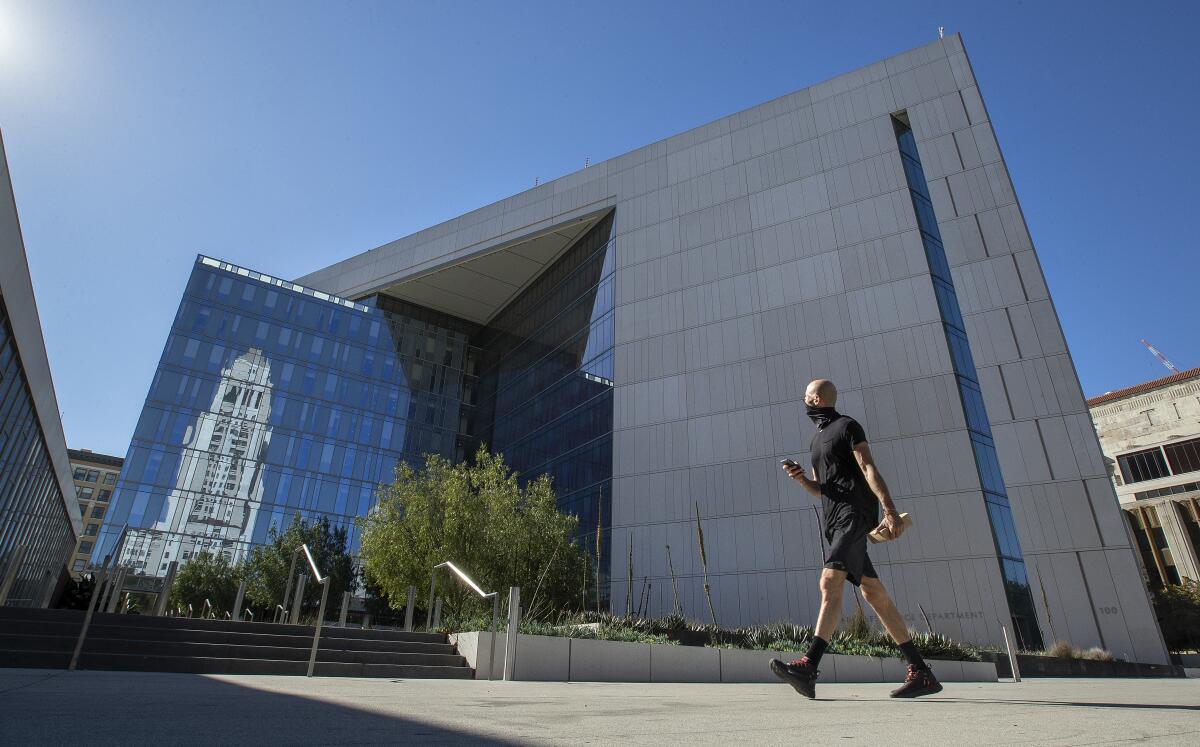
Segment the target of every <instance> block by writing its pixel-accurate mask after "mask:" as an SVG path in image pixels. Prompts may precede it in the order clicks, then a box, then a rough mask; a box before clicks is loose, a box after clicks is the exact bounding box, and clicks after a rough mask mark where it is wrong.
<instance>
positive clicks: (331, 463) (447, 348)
mask: <svg viewBox="0 0 1200 747" xmlns="http://www.w3.org/2000/svg"><path fill="white" fill-rule="evenodd" d="M472 331H474V328H473V327H471V326H470V325H467V323H465V322H461V321H460V320H455V319H450V318H448V317H442V316H441V315H438V314H436V312H432V311H429V310H426V309H418V308H416V307H410V306H408V305H407V304H403V303H401V302H393V301H391V300H390V299H387V300H380V299H372V300H370V301H368V302H367V303H356V302H352V301H346V300H343V299H338V298H334V297H332V296H329V295H327V294H324V293H320V292H316V291H313V290H311V289H307V288H302V287H301V286H298V285H295V284H292V283H289V282H285V281H281V280H277V279H275V278H272V277H270V276H267V275H261V274H259V273H256V272H251V271H248V270H245V269H243V268H239V267H235V266H233V265H229V264H226V263H223V262H218V261H216V260H212V259H209V258H207V257H201V258H199V259H198V260H197V262H196V265H195V267H194V269H193V271H192V274H191V277H190V279H189V280H188V283H187V287H186V290H185V292H184V296H183V300H182V302H181V303H180V306H179V311H178V313H177V314H176V316H175V320H174V323H173V324H172V327H171V331H170V335H169V337H168V339H167V343H166V346H165V348H164V350H163V354H162V358H161V360H160V362H159V366H158V369H157V371H156V373H155V375H154V379H153V381H152V383H151V386H150V392H149V394H148V396H147V398H146V403H145V406H144V408H143V410H142V414H141V418H140V419H139V421H138V424H137V427H136V430H135V432H134V437H133V440H132V442H131V444H130V447H129V452H128V455H127V457H126V459H125V464H124V467H123V468H122V471H121V477H120V479H119V481H118V484H117V487H116V492H115V494H114V495H113V498H112V502H111V507H110V508H109V511H108V514H107V516H106V517H105V523H104V526H103V528H102V529H101V533H100V535H101V536H100V538H99V541H98V542H97V546H96V549H95V551H94V553H93V556H92V557H93V562H103V560H104V558H105V556H106V555H110V554H112V553H113V552H114V551H115V550H119V555H118V558H119V560H120V561H121V562H122V563H123V564H126V565H127V566H130V567H132V568H133V570H134V572H135V573H142V574H146V575H163V574H164V573H165V572H166V569H167V566H168V564H169V562H170V561H172V560H181V561H183V560H187V559H188V558H189V557H191V556H192V555H193V554H195V553H197V552H201V551H208V552H212V553H214V554H216V553H220V554H222V555H225V556H226V557H227V558H229V560H231V561H233V562H237V561H240V560H241V559H242V558H244V557H245V556H246V554H247V553H248V551H249V549H250V547H251V546H253V545H254V544H261V543H265V542H267V541H268V539H269V532H270V530H271V528H273V527H274V528H276V529H279V530H282V529H283V528H285V527H286V526H287V525H288V524H289V523H290V522H291V520H292V518H293V517H294V516H296V515H300V516H302V517H305V518H306V519H309V520H313V519H316V518H318V517H320V516H325V517H328V518H329V519H330V522H331V524H333V526H335V527H344V528H345V529H346V530H347V532H348V535H349V538H350V549H351V551H352V552H357V549H358V544H359V535H358V528H357V527H356V526H355V525H354V518H355V517H357V516H362V515H364V514H366V513H367V511H368V510H369V509H370V507H371V505H372V504H373V503H374V501H375V491H376V488H377V487H378V486H379V484H381V483H385V482H390V481H391V479H392V475H393V473H394V469H395V466H396V464H397V462H398V461H399V460H402V459H403V460H408V461H410V462H411V463H413V464H417V463H420V462H421V461H422V460H423V457H422V455H423V454H426V453H434V454H441V455H443V456H445V457H447V458H451V459H453V458H455V457H456V455H457V451H458V448H459V445H458V440H457V434H458V431H459V415H460V403H461V401H462V399H463V396H464V389H465V388H466V387H467V386H468V379H469V377H468V376H467V374H466V367H467V363H468V358H469V345H468V342H469V336H470V333H471V332H472ZM126 526H127V527H128V529H127V530H126V534H125V537H124V539H123V540H121V539H120V536H121V533H122V528H123V527H126ZM118 543H120V544H119V546H118Z"/></svg>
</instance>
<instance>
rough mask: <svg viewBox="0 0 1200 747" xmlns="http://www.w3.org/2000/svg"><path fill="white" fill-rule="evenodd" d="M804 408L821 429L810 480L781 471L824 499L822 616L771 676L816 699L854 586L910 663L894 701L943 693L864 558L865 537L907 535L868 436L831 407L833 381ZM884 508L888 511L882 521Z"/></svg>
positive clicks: (814, 390)
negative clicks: (804, 648)
mask: <svg viewBox="0 0 1200 747" xmlns="http://www.w3.org/2000/svg"><path fill="white" fill-rule="evenodd" d="M804 404H805V405H807V406H808V417H809V418H810V419H812V421H813V423H815V424H816V426H817V434H816V435H815V436H813V440H812V467H813V478H810V477H808V475H806V474H805V473H804V468H803V467H801V466H800V465H798V464H796V463H795V462H793V461H791V460H785V461H784V469H786V470H787V473H788V476H789V477H791V478H792V479H793V480H796V481H797V482H799V483H800V484H801V485H802V486H804V489H805V490H807V491H808V492H809V493H811V494H812V495H814V496H821V497H822V499H823V500H822V502H823V503H824V507H825V527H824V529H825V539H826V540H827V541H828V543H829V551H828V555H826V557H825V569H824V570H823V571H821V611H820V614H819V615H818V616H817V629H816V631H815V633H814V636H813V641H812V645H811V646H810V647H809V649H808V653H807V654H806V655H805V656H804V657H803V658H801V659H797V660H796V661H793V662H791V663H786V662H783V661H781V660H779V659H772V660H771V671H772V672H774V673H775V674H776V675H777V676H778V677H779V678H780V679H782V680H784V681H785V682H787V683H788V684H790V685H791V686H792V687H793V688H795V689H796V692H798V693H800V694H801V695H803V696H805V697H806V698H813V697H815V696H816V682H817V674H818V669H817V668H818V667H819V666H820V664H821V656H822V655H823V654H824V653H825V649H826V647H828V646H829V639H830V637H831V636H832V635H833V632H834V630H836V629H837V624H838V619H839V618H840V617H841V615H842V592H843V591H844V590H845V586H846V581H849V582H850V583H852V584H854V585H855V586H858V587H859V588H860V589H862V595H863V598H864V599H866V600H867V604H869V605H871V609H873V610H875V614H877V615H879V619H880V620H881V621H883V625H884V627H885V628H887V631H888V633H889V634H890V635H891V636H892V638H893V639H894V640H895V641H896V645H897V646H898V647H899V648H900V651H901V652H902V653H903V654H904V658H905V659H907V660H908V677H907V678H906V679H905V681H904V684H903V685H901V686H900V687H899V688H897V689H896V690H893V691H892V697H893V698H915V697H919V696H921V695H930V694H933V693H936V692H940V691H941V689H942V686H941V684H940V683H938V681H937V678H935V677H934V676H933V672H932V671H930V669H929V666H928V665H927V664H926V663H925V660H924V659H922V658H921V654H919V653H918V652H917V649H916V646H914V645H913V642H912V637H911V636H910V635H909V634H908V628H907V626H905V624H904V619H903V618H902V617H901V616H900V611H899V610H897V609H896V605H895V603H893V602H892V599H891V597H889V596H888V593H887V589H885V588H884V586H883V583H882V582H880V580H879V575H878V574H877V573H875V568H874V567H873V566H872V565H871V559H870V558H869V557H867V534H868V533H870V532H871V531H872V530H874V529H876V528H879V529H881V530H883V529H886V530H887V531H888V532H890V534H891V537H892V538H893V539H894V538H896V537H899V536H900V535H901V534H902V533H903V532H904V524H903V522H902V521H901V520H900V513H899V512H898V511H897V510H896V506H895V504H893V503H892V496H891V494H890V493H889V492H888V487H887V484H886V483H885V482H884V481H883V476H882V475H880V474H879V470H878V469H877V468H876V466H875V461H874V459H872V457H871V448H870V447H869V446H868V445H867V436H866V433H865V432H864V431H863V428H862V426H861V425H859V424H858V422H857V421H856V420H854V419H853V418H850V417H847V416H845V415H842V414H841V413H839V412H838V411H837V410H835V409H834V405H836V404H837V387H835V386H834V385H833V382H832V381H829V380H826V379H817V380H816V381H813V382H812V383H810V384H809V385H808V389H807V390H805V392H804ZM880 504H882V505H883V511H884V516H883V522H882V523H880V521H879V505H880Z"/></svg>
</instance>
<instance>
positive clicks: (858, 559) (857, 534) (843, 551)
mask: <svg viewBox="0 0 1200 747" xmlns="http://www.w3.org/2000/svg"><path fill="white" fill-rule="evenodd" d="M877 526H879V522H878V521H877V520H872V518H871V517H870V516H866V515H864V514H861V513H859V512H857V511H845V512H842V513H841V516H837V517H831V521H830V523H829V525H828V526H826V527H825V539H826V540H827V541H828V542H829V552H828V554H827V555H826V556H825V567H826V568H831V569H833V570H835V571H845V572H846V578H848V579H849V580H850V583H852V584H854V585H855V586H859V585H860V584H861V583H862V580H863V579H864V578H879V574H878V573H876V572H875V566H873V565H871V558H870V557H869V556H868V555H867V534H868V533H869V532H870V531H871V530H872V529H874V528H875V527H877Z"/></svg>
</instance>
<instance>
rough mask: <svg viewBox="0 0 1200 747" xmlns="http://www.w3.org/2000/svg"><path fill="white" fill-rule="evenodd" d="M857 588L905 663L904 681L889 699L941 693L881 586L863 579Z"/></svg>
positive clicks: (934, 678) (890, 599)
mask: <svg viewBox="0 0 1200 747" xmlns="http://www.w3.org/2000/svg"><path fill="white" fill-rule="evenodd" d="M860 588H861V589H862V594H863V598H864V599H866V600H867V604H869V605H871V609H873V610H875V614H877V615H879V619H880V620H881V621H883V627H885V628H887V632H888V635H890V636H891V637H892V640H894V641H895V642H896V646H897V647H898V648H899V649H900V653H902V654H904V658H905V659H906V660H907V661H908V678H907V679H906V680H905V681H904V684H903V685H901V686H900V687H899V688H898V689H896V690H893V691H892V697H893V698H915V697H919V696H921V695H932V694H934V693H937V692H941V690H942V686H941V684H940V683H939V682H938V681H937V678H936V677H934V676H933V672H931V671H929V666H928V665H927V664H926V663H925V660H924V659H923V658H921V654H920V652H919V651H917V647H916V644H914V643H913V641H912V635H911V634H909V632H908V626H907V625H905V624H904V618H903V617H901V615H900V610H898V609H896V603H895V602H893V601H892V598H891V596H889V595H888V593H887V589H886V588H884V586H883V582H881V581H880V580H879V579H877V578H864V579H863V580H862V586H861V587H860Z"/></svg>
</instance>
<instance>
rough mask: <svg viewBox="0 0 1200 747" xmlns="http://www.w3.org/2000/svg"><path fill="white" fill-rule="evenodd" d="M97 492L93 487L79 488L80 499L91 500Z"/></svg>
mask: <svg viewBox="0 0 1200 747" xmlns="http://www.w3.org/2000/svg"><path fill="white" fill-rule="evenodd" d="M95 492H96V491H95V490H94V489H93V488H79V490H78V494H79V495H78V497H79V500H81V501H90V500H91V499H92V494H93V493H95Z"/></svg>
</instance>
